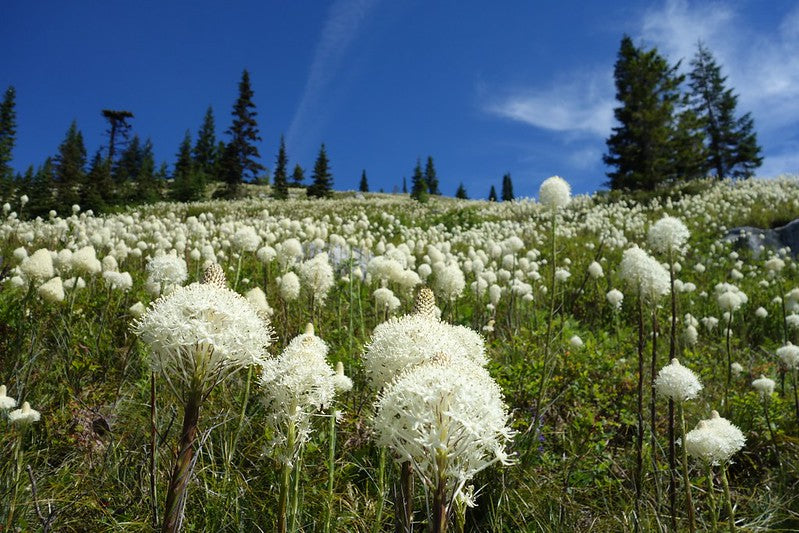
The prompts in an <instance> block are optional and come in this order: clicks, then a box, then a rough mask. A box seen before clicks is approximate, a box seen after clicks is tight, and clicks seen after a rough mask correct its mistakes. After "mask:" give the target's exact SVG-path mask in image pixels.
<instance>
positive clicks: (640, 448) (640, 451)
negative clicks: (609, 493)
mask: <svg viewBox="0 0 799 533" xmlns="http://www.w3.org/2000/svg"><path fill="white" fill-rule="evenodd" d="M637 389H638V405H637V410H636V411H637V415H638V435H637V438H636V442H635V452H636V456H635V457H636V461H635V530H636V531H639V530H640V528H641V494H642V490H643V473H644V304H643V302H642V301H641V296H640V295H639V296H638V387H637Z"/></svg>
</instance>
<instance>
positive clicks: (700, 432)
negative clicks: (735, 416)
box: [685, 411, 746, 465]
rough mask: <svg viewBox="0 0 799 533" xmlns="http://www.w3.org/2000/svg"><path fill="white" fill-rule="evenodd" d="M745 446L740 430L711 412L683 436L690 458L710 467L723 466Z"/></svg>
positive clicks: (714, 412) (744, 438)
mask: <svg viewBox="0 0 799 533" xmlns="http://www.w3.org/2000/svg"><path fill="white" fill-rule="evenodd" d="M745 444H746V437H744V434H743V433H742V432H741V430H740V429H739V428H738V426H736V425H735V424H733V423H732V422H730V421H729V420H727V419H726V418H722V417H721V416H719V413H718V412H717V411H713V412H712V413H711V416H710V418H709V419H707V420H700V421H699V424H697V426H696V428H695V429H692V430H691V431H689V432H688V433H687V434H686V435H685V449H686V451H687V452H688V453H689V454H690V455H691V456H692V457H695V458H697V459H701V460H702V461H705V462H707V463H710V464H712V465H719V464H725V463H727V462H729V460H730V458H731V457H732V456H733V455H735V454H736V453H738V451H740V450H741V448H743V447H744V445H745Z"/></svg>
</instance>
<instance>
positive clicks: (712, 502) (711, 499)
mask: <svg viewBox="0 0 799 533" xmlns="http://www.w3.org/2000/svg"><path fill="white" fill-rule="evenodd" d="M714 492H715V489H714V488H713V467H712V466H711V465H710V463H708V464H707V504H708V507H710V524H711V529H710V531H711V532H712V533H716V531H718V528H719V524H718V520H717V518H716V513H717V511H716V498H715V496H714V495H713V493H714Z"/></svg>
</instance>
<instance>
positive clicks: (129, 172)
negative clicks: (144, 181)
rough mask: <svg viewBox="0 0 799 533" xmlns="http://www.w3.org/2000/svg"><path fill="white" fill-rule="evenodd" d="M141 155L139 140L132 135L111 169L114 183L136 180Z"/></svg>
mask: <svg viewBox="0 0 799 533" xmlns="http://www.w3.org/2000/svg"><path fill="white" fill-rule="evenodd" d="M143 155H144V154H143V152H142V146H141V140H140V139H139V136H138V135H134V136H133V138H132V139H131V140H130V142H129V143H128V145H127V147H125V149H124V150H123V151H122V153H121V154H120V155H119V161H117V163H116V165H114V167H113V176H114V181H116V182H117V183H121V184H124V183H127V182H130V181H133V180H134V179H136V176H138V175H139V171H140V170H141V165H142V158H143Z"/></svg>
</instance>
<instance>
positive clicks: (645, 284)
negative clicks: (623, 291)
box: [621, 246, 670, 301]
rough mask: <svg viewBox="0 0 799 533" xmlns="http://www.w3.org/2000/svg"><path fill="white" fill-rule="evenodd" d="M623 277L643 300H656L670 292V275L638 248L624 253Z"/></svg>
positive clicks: (635, 247) (622, 263)
mask: <svg viewBox="0 0 799 533" xmlns="http://www.w3.org/2000/svg"><path fill="white" fill-rule="evenodd" d="M621 277H622V278H623V279H624V280H625V281H626V282H627V284H628V286H629V287H630V288H631V289H633V290H634V291H635V292H636V293H637V294H638V295H639V296H640V297H641V298H644V299H646V300H650V301H652V300H656V299H657V298H659V297H661V296H663V295H665V294H668V292H669V290H670V278H669V273H668V271H666V269H665V268H663V265H661V264H660V263H659V262H658V261H657V260H655V259H654V258H653V257H651V256H650V255H649V254H647V253H646V252H645V251H643V250H642V249H640V248H638V247H637V246H633V247H632V248H628V249H627V250H625V251H624V254H623V255H622V259H621Z"/></svg>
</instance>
